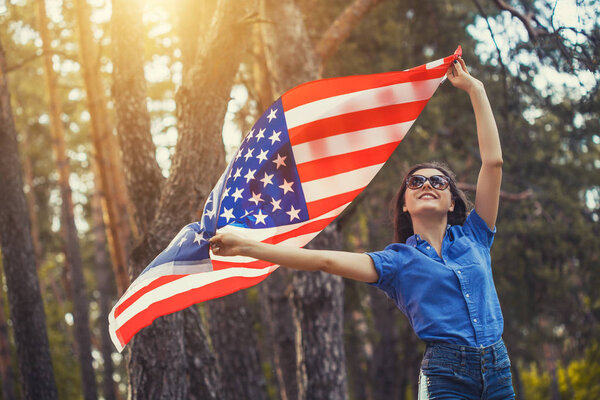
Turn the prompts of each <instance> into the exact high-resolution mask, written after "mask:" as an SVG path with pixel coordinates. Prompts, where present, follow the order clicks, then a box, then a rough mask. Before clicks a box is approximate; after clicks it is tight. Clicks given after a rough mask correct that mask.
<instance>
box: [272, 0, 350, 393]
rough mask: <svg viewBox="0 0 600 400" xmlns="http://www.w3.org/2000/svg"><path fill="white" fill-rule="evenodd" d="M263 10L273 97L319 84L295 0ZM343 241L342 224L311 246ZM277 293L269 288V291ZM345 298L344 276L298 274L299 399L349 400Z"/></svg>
mask: <svg viewBox="0 0 600 400" xmlns="http://www.w3.org/2000/svg"><path fill="white" fill-rule="evenodd" d="M261 11H262V13H263V14H264V16H265V17H266V18H267V19H268V20H269V23H268V24H263V40H264V44H265V56H266V61H267V66H268V69H269V72H270V75H271V87H272V88H273V92H274V93H276V94H277V95H281V94H283V93H284V92H285V91H287V90H289V89H291V88H292V87H294V86H296V85H299V84H300V83H304V82H307V81H311V80H315V79H318V78H319V69H320V66H319V63H318V59H317V56H316V53H315V51H314V49H313V48H312V45H311V43H310V40H309V37H308V34H307V32H306V27H305V26H304V22H303V18H302V15H301V13H300V10H299V9H298V7H297V6H296V4H295V3H294V2H293V1H291V0H285V1H275V0H265V1H263V2H262V9H261ZM340 239H341V238H340V234H339V232H338V230H337V228H336V225H332V226H330V227H328V228H327V229H325V231H323V232H322V233H321V234H320V235H319V237H318V238H317V239H316V240H315V241H314V242H313V243H311V244H312V247H315V248H328V249H339V248H341V240H340ZM276 289H277V288H276V287H272V286H269V287H268V290H269V291H271V290H276ZM342 293H343V284H342V281H341V278H339V277H335V276H332V275H327V274H323V273H306V272H304V273H301V272H294V278H293V300H294V308H293V310H292V316H293V318H294V320H295V321H296V324H295V326H296V329H297V331H296V338H297V339H299V340H298V341H297V342H296V350H297V354H296V356H297V360H298V363H297V367H296V375H297V377H298V378H297V380H298V398H299V399H305V398H306V399H313V398H314V399H318V398H328V399H344V398H347V397H348V394H347V388H346V370H345V354H344V347H343V336H342V332H343V326H342V325H343V324H342V321H343V319H342V318H343V315H342V308H343V296H342ZM279 296H282V295H281V294H280V295H279ZM282 322H285V320H284V321H282ZM275 323H276V324H277V323H279V321H276V322H275ZM277 330H279V328H277ZM288 374H289V372H288Z"/></svg>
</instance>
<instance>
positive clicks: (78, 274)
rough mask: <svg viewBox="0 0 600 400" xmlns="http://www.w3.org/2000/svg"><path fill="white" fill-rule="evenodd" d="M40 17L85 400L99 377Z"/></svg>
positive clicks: (41, 9)
mask: <svg viewBox="0 0 600 400" xmlns="http://www.w3.org/2000/svg"><path fill="white" fill-rule="evenodd" d="M37 4H38V13H39V15H38V17H39V27H40V35H41V38H42V48H43V51H44V67H45V68H44V71H45V75H46V84H47V90H48V96H49V103H50V122H51V126H50V131H51V133H52V139H53V144H54V145H53V147H54V152H55V156H56V161H57V164H58V172H59V186H60V195H61V200H62V204H61V233H62V235H63V241H64V246H65V258H66V264H67V265H68V266H69V268H70V271H69V272H70V277H71V283H72V293H73V316H74V320H75V342H76V344H77V353H78V356H79V363H80V368H81V378H82V385H83V390H84V397H85V399H86V400H92V399H96V398H97V397H98V394H97V387H96V377H95V374H94V368H93V367H92V351H91V347H92V344H91V336H90V327H89V313H88V306H89V302H88V299H87V297H86V295H87V293H86V289H85V281H84V279H83V262H82V259H81V250H80V248H79V237H78V236H77V230H76V228H75V218H74V215H73V200H72V198H71V187H70V186H69V175H70V172H69V162H68V159H67V156H66V148H65V138H64V133H63V127H62V121H61V113H62V112H61V106H60V98H59V96H58V90H57V86H56V75H55V72H54V69H53V67H52V55H51V47H50V33H49V31H48V18H47V16H46V5H45V2H44V0H38V2H37Z"/></svg>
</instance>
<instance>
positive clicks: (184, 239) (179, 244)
mask: <svg viewBox="0 0 600 400" xmlns="http://www.w3.org/2000/svg"><path fill="white" fill-rule="evenodd" d="M186 240H187V238H186V237H185V236H184V237H182V238H181V240H180V241H179V243H177V245H178V246H179V247H181V245H182V244H183V242H185V241H186Z"/></svg>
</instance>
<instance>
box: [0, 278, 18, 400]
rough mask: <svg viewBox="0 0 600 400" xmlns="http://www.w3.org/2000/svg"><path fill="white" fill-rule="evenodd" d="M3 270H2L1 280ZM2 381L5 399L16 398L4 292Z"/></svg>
mask: <svg viewBox="0 0 600 400" xmlns="http://www.w3.org/2000/svg"><path fill="white" fill-rule="evenodd" d="M1 279H2V271H1V270H0V280H1ZM0 381H1V382H2V398H3V399H4V400H13V399H16V398H17V397H16V393H15V375H14V372H13V366H12V360H11V357H10V338H9V337H8V324H7V320H6V314H4V293H0Z"/></svg>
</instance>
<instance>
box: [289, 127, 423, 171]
mask: <svg viewBox="0 0 600 400" xmlns="http://www.w3.org/2000/svg"><path fill="white" fill-rule="evenodd" d="M413 122H415V121H414V120H412V121H408V122H401V123H398V124H393V125H387V126H378V127H376V128H369V129H363V130H360V131H355V132H350V133H342V134H340V135H335V136H330V137H326V138H323V139H317V140H313V141H312V142H307V143H301V144H299V145H296V146H292V151H293V152H294V159H295V160H296V164H298V165H299V164H302V163H305V162H309V161H314V160H318V159H320V158H325V157H331V156H337V155H340V154H346V153H351V152H353V151H358V150H364V149H368V148H371V147H375V146H381V145H383V144H388V143H393V142H399V141H401V140H402V139H403V138H404V136H405V135H406V132H408V130H409V129H410V127H411V126H412V124H413Z"/></svg>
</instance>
